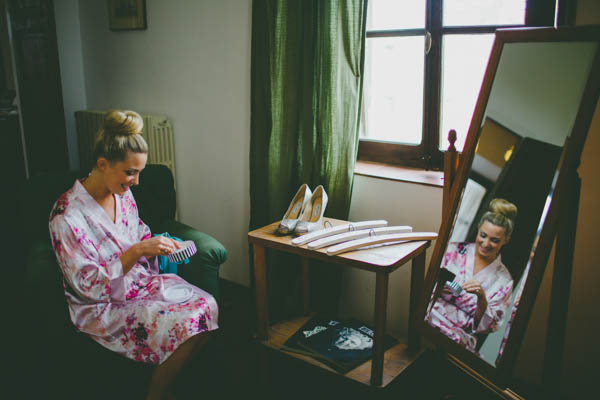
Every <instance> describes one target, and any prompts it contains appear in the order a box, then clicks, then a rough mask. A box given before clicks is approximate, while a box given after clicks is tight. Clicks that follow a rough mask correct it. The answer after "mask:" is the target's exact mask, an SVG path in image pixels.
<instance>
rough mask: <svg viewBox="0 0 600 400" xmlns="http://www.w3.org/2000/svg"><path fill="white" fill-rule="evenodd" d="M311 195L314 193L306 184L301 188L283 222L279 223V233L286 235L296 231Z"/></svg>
mask: <svg viewBox="0 0 600 400" xmlns="http://www.w3.org/2000/svg"><path fill="white" fill-rule="evenodd" d="M311 195H312V192H311V191H310V188H309V187H308V185H307V184H306V183H305V184H303V185H302V186H300V189H298V191H297V192H296V195H295V196H294V198H293V199H292V202H291V203H290V206H289V207H288V209H287V211H286V212H285V214H284V215H283V218H282V219H281V222H279V226H277V231H278V232H279V233H281V234H283V235H286V234H288V233H292V232H293V231H294V229H295V228H296V225H297V224H298V221H299V220H300V215H302V211H303V210H304V207H306V204H307V203H308V201H309V199H310V196H311Z"/></svg>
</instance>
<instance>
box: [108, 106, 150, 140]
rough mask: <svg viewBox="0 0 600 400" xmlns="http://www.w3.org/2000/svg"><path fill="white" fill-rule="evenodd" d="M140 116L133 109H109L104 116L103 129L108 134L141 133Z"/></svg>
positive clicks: (142, 126)
mask: <svg viewBox="0 0 600 400" xmlns="http://www.w3.org/2000/svg"><path fill="white" fill-rule="evenodd" d="M143 128H144V120H143V119H142V116H141V115H140V114H138V113H137V112H135V111H129V110H127V111H119V110H111V111H109V112H107V113H106V116H105V117H104V131H105V132H106V134H108V135H110V136H129V135H135V134H137V133H141V132H142V129H143Z"/></svg>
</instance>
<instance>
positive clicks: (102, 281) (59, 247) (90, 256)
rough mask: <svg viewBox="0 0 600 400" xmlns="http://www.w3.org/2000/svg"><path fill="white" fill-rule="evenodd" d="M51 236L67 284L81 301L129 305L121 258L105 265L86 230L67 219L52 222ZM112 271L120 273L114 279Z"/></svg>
mask: <svg viewBox="0 0 600 400" xmlns="http://www.w3.org/2000/svg"><path fill="white" fill-rule="evenodd" d="M50 235H51V238H52V247H53V248H54V253H55V254H56V258H57V260H58V264H59V265H60V268H61V270H62V273H63V276H64V278H65V282H66V283H67V285H69V287H70V288H71V289H72V290H73V291H74V292H75V294H76V295H77V297H79V298H80V299H83V300H84V301H90V302H94V303H97V302H102V303H106V302H114V303H122V302H124V301H125V282H124V279H125V277H124V276H123V266H122V264H121V260H120V258H119V256H118V255H115V257H114V259H113V260H111V261H109V263H108V264H107V263H106V262H103V261H101V260H100V257H99V255H98V251H97V250H96V247H95V245H94V244H93V242H92V241H91V240H90V239H88V238H87V235H86V230H85V227H82V226H76V224H74V223H71V222H70V221H69V220H68V219H67V218H65V217H63V216H61V217H58V218H55V219H53V220H52V221H51V222H50ZM108 271H120V273H119V274H118V276H116V277H111V276H109V273H108Z"/></svg>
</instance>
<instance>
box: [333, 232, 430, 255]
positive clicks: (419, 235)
mask: <svg viewBox="0 0 600 400" xmlns="http://www.w3.org/2000/svg"><path fill="white" fill-rule="evenodd" d="M437 236H438V235H437V233H435V232H413V233H395V234H392V235H381V236H370V237H367V238H364V239H357V240H351V241H349V242H344V243H340V244H338V245H335V246H331V247H329V248H327V255H330V256H334V255H336V254H340V253H345V252H347V251H351V250H355V249H360V248H361V247H366V246H371V245H374V244H383V243H392V242H414V241H419V240H433V239H437Z"/></svg>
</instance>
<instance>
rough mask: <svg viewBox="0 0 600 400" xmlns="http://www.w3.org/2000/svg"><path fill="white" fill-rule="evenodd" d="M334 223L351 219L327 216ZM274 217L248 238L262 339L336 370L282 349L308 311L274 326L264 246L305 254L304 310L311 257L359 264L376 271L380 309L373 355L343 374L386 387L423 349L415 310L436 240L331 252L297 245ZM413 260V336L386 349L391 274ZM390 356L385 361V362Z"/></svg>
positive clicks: (410, 332) (377, 308)
mask: <svg viewBox="0 0 600 400" xmlns="http://www.w3.org/2000/svg"><path fill="white" fill-rule="evenodd" d="M325 220H326V221H329V222H330V223H331V224H332V225H333V226H336V225H342V224H347V223H348V222H347V221H341V220H336V219H332V218H325ZM278 223H279V222H274V223H272V224H270V225H267V226H265V227H263V228H259V229H256V230H254V231H252V232H249V233H248V240H249V241H250V243H252V245H253V248H254V277H255V287H256V315H257V330H258V336H259V338H260V339H261V341H262V344H263V345H265V346H267V347H270V348H273V349H275V350H278V351H282V352H284V353H286V354H289V355H291V356H293V357H296V358H300V359H302V360H304V361H306V362H309V363H311V364H314V365H317V366H319V367H321V368H324V369H327V370H329V371H331V372H334V373H336V372H335V371H334V370H333V369H331V368H329V367H328V366H326V365H325V364H322V363H320V362H319V361H317V360H315V359H313V358H312V357H309V356H304V355H302V354H297V353H292V352H287V351H284V350H282V349H281V346H282V344H283V343H284V342H285V341H286V340H287V339H288V338H289V337H290V336H291V335H292V334H293V333H294V332H296V330H297V329H299V328H300V327H301V326H302V324H304V323H305V322H306V321H307V320H308V317H303V318H297V319H295V320H292V321H284V322H282V323H279V324H276V325H274V326H273V327H269V321H268V304H267V274H266V273H267V269H266V263H265V248H266V247H269V248H272V249H276V250H280V251H285V252H287V253H291V254H297V255H299V256H301V257H302V275H303V297H304V298H303V300H304V312H305V314H308V313H309V311H310V299H309V297H310V287H309V276H308V275H309V268H308V267H309V260H310V259H318V260H323V261H327V262H330V263H336V264H341V265H343V266H345V267H352V268H360V269H363V270H366V271H371V272H374V273H375V274H376V285H375V315H374V338H373V357H372V359H371V361H368V362H366V363H364V364H362V365H361V366H359V367H357V368H355V369H353V370H352V371H350V372H348V373H346V374H345V375H344V376H346V377H347V378H350V379H353V380H356V381H358V382H361V383H364V384H370V385H372V386H377V387H384V386H386V385H387V384H388V383H390V382H391V381H392V380H393V379H394V378H395V377H396V376H398V375H399V374H400V373H401V372H402V371H403V370H405V369H406V367H408V366H409V365H410V364H411V363H412V362H414V361H415V360H416V359H417V358H418V357H419V356H420V354H421V343H420V336H419V333H418V332H417V329H416V326H417V322H418V321H416V320H415V317H416V316H415V313H416V310H417V302H418V301H420V298H421V297H423V279H424V275H425V251H426V249H427V248H428V247H429V246H430V244H431V241H419V242H407V243H400V244H394V245H386V246H379V247H374V248H371V249H366V250H359V251H353V252H348V253H343V254H340V255H337V256H329V255H327V253H326V249H325V248H323V249H319V250H309V249H308V248H307V247H306V245H303V246H293V245H292V244H291V241H292V238H293V237H292V236H291V235H288V236H281V235H278V234H277V225H278ZM411 260H412V270H411V285H410V287H411V289H410V309H409V327H408V338H407V340H406V341H402V340H401V341H400V343H399V344H397V345H396V346H394V347H392V348H391V349H389V350H387V351H385V352H384V347H383V338H384V335H385V331H386V313H387V300H388V281H389V274H390V273H392V272H393V271H395V270H396V269H398V268H400V267H401V266H402V265H404V264H406V263H407V262H408V261H411ZM384 361H385V363H384Z"/></svg>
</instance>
